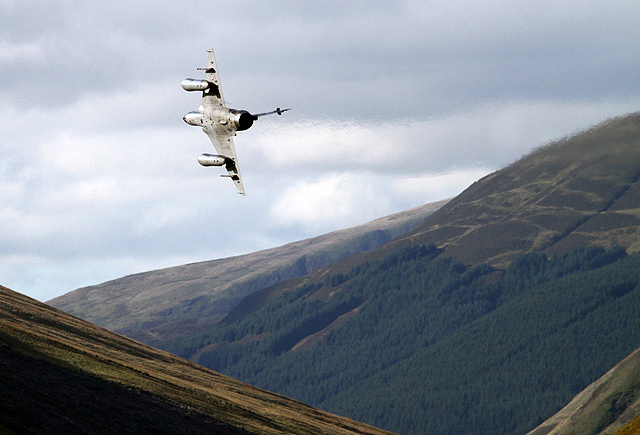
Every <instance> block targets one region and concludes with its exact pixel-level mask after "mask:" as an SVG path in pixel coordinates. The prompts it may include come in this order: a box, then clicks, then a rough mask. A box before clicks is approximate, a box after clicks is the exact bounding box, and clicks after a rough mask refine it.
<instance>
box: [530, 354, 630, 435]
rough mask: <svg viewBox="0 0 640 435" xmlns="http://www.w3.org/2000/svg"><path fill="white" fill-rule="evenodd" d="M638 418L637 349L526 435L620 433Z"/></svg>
mask: <svg viewBox="0 0 640 435" xmlns="http://www.w3.org/2000/svg"><path fill="white" fill-rule="evenodd" d="M639 416H640V349H637V350H636V351H634V352H633V353H632V354H631V355H629V356H628V357H627V358H625V359H624V360H623V361H622V362H620V363H619V364H617V365H616V366H615V367H614V368H612V369H611V370H609V371H608V372H607V373H606V374H605V375H604V376H602V377H601V378H600V379H598V380H597V381H596V382H594V383H593V384H591V385H589V386H588V387H587V388H586V389H585V390H584V391H582V392H581V393H580V394H578V395H577V396H576V397H575V398H574V399H573V400H572V401H571V402H570V403H569V404H568V405H567V406H565V407H564V408H563V409H562V410H560V411H559V412H558V413H557V414H555V415H554V416H553V417H551V418H550V419H548V420H547V421H545V422H544V423H543V424H541V425H540V426H539V427H537V428H536V429H534V430H532V431H531V432H529V434H528V435H599V434H601V435H604V434H612V433H614V432H615V433H618V432H617V431H620V432H621V433H622V432H623V431H624V428H625V427H629V429H631V428H630V426H631V425H633V424H634V423H635V421H634V420H637V418H638V417H639ZM627 433H632V432H627ZM634 433H637V432H634Z"/></svg>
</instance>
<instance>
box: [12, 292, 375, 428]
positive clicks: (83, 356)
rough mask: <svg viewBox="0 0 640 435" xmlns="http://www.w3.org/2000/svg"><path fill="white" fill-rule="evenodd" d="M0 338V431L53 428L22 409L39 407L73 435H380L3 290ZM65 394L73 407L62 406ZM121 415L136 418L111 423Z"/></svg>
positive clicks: (66, 404) (68, 405) (29, 410)
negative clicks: (104, 433) (103, 432)
mask: <svg viewBox="0 0 640 435" xmlns="http://www.w3.org/2000/svg"><path fill="white" fill-rule="evenodd" d="M0 342H1V343H2V348H1V351H0V364H1V365H2V368H3V370H2V371H0V372H1V373H0V383H1V384H2V386H3V390H2V391H3V393H2V399H0V403H3V406H2V407H0V429H3V430H5V429H6V430H7V431H9V430H10V431H13V432H17V433H43V432H50V430H51V429H50V427H51V426H47V424H49V423H51V422H48V421H46V420H44V421H43V418H42V417H38V416H35V415H33V414H37V413H34V408H28V406H30V405H31V406H33V405H38V406H40V405H42V407H43V408H42V409H43V412H45V415H50V416H53V417H54V418H55V417H62V419H63V421H56V422H55V423H52V424H54V425H57V427H59V428H60V429H69V428H71V429H72V430H71V433H95V432H96V431H97V430H99V429H100V430H106V431H107V432H108V433H205V432H206V431H209V433H225V434H226V433H230V434H233V433H237V434H241V433H256V434H258V433H259V434H282V433H299V434H311V433H313V434H340V433H344V434H350V433H351V434H354V433H357V434H362V433H370V434H376V433H380V434H381V433H383V432H382V431H379V430H377V429H375V428H372V427H370V426H367V425H364V424H360V423H356V422H354V421H351V420H348V419H345V418H342V417H337V416H334V415H331V414H327V413H323V412H321V411H317V410H315V409H313V408H311V407H308V406H306V405H304V404H302V403H299V402H295V401H293V400H290V399H287V398H285V397H282V396H279V395H276V394H272V393H269V392H266V391H263V390H260V389H258V388H254V387H251V386H249V385H246V384H243V383H241V382H238V381H236V380H234V379H231V378H229V377H226V376H223V375H220V374H218V373H215V372H213V371H211V370H207V369H205V368H203V367H200V366H197V365H195V364H192V363H190V362H189V361H186V360H184V359H181V358H178V357H176V356H175V355H172V354H169V353H166V352H162V351H159V350H156V349H153V348H151V347H149V346H146V345H143V344H140V343H138V342H135V341H133V340H130V339H127V338H124V337H122V336H119V335H117V334H114V333H112V332H109V331H107V330H105V329H102V328H99V327H97V326H95V325H92V324H90V323H88V322H85V321H83V320H80V319H78V318H75V317H73V316H70V315H68V314H65V313H63V312H62V311H59V310H57V309H54V308H52V307H49V306H47V305H44V304H42V303H39V302H37V301H35V300H33V299H30V298H28V297H26V296H23V295H20V294H18V293H16V292H13V291H11V290H8V289H6V288H4V287H0ZM30 370H33V372H32V373H29V371H30ZM30 381H35V382H37V384H35V385H34V384H33V383H32V382H30ZM76 387H77V388H76ZM58 388H62V391H58ZM69 389H71V390H70V391H69ZM76 395H77V396H76ZM74 396H75V397H74ZM62 397H70V398H71V402H69V403H65V402H61V401H60V400H59V398H62ZM7 399H9V402H7ZM5 405H6V407H5ZM76 405H77V406H79V407H80V408H79V410H78V409H76V408H75V407H76ZM25 407H26V408H25ZM127 408H130V410H129V411H127V412H125V411H126V409H127ZM35 410H36V411H39V410H40V408H39V407H38V408H35ZM121 411H122V412H125V414H123V415H122V416H129V417H130V418H131V419H132V420H133V421H132V422H128V421H126V420H122V419H121V418H117V419H115V420H113V419H112V420H111V421H109V417H110V416H111V417H113V416H114V415H117V414H118V413H119V412H121ZM135 411H139V414H138V413H137V412H135ZM147 413H149V414H147ZM163 414H164V416H163ZM119 417H121V416H119ZM156 417H157V418H158V421H156ZM173 418H175V419H177V420H176V421H174V422H173V423H172V422H171V420H172V419H173ZM114 421H115V422H117V426H114ZM39 424H44V426H38V425H39ZM109 424H110V426H109ZM129 424H130V425H131V426H130V427H129V426H127V425H129ZM164 424H168V425H170V426H163V425H164ZM135 428H138V429H139V430H140V431H138V430H134V429H135ZM172 428H175V429H176V431H175V432H172ZM190 428H191V429H190ZM129 429H131V430H129ZM192 430H193V431H192ZM9 433H11V432H9Z"/></svg>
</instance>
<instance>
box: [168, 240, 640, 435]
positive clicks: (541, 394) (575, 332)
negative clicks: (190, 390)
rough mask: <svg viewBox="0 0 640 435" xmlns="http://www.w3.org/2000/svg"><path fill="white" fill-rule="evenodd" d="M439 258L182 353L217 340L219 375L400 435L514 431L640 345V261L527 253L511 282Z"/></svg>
mask: <svg viewBox="0 0 640 435" xmlns="http://www.w3.org/2000/svg"><path fill="white" fill-rule="evenodd" d="M439 254H440V251H439V250H438V249H437V248H435V247H434V246H430V247H429V246H427V247H419V248H405V249H403V250H401V251H398V252H396V253H394V254H392V255H389V256H388V257H386V258H384V259H382V260H380V261H378V262H373V263H368V264H366V265H362V266H360V267H359V268H358V269H356V270H354V271H353V272H352V274H351V275H338V276H330V277H327V278H326V279H325V281H324V282H323V283H322V284H321V285H314V286H312V285H308V286H302V287H300V288H298V289H297V290H296V291H295V292H290V293H285V294H284V295H282V296H281V297H279V298H277V299H275V300H274V301H273V302H272V303H271V304H269V305H268V306H267V307H265V308H263V309H262V310H259V311H257V312H256V313H254V314H253V315H251V316H248V317H246V318H245V319H243V320H241V321H238V322H234V323H231V324H227V325H225V326H224V327H223V326H221V327H220V328H219V329H218V330H216V331H213V332H212V333H211V334H209V335H202V336H199V337H193V340H192V341H191V342H188V343H185V342H181V343H175V344H174V345H173V347H172V350H173V351H176V352H178V353H181V354H185V355H188V354H189V353H190V352H191V351H193V350H194V349H198V348H202V347H203V346H206V345H207V344H213V346H210V347H209V348H208V350H207V351H206V352H204V353H202V354H201V355H200V362H201V363H203V364H205V365H207V366H209V367H213V368H216V369H218V370H221V371H223V372H225V373H229V374H232V375H234V376H238V377H239V378H241V379H243V380H245V381H247V382H250V383H252V384H255V385H259V386H262V387H268V388H271V389H274V390H276V391H279V392H281V393H283V394H287V395H290V396H292V397H295V398H297V399H300V400H303V401H305V402H308V403H312V404H314V405H316V406H320V407H322V408H324V409H328V410H331V411H334V412H342V413H345V414H346V415H349V416H350V417H352V418H358V419H363V420H364V421H367V422H370V423H372V424H375V425H378V426H380V427H384V428H386V429H388V430H392V431H397V432H400V433H403V434H414V433H415V434H418V433H424V430H425V428H428V429H429V433H433V434H440V433H442V434H445V433H469V432H470V431H471V430H472V429H473V433H477V434H482V433H486V434H508V433H524V432H526V431H527V430H530V429H531V428H533V427H535V426H536V425H537V424H539V423H540V422H541V421H542V419H544V418H546V416H548V415H551V414H552V413H553V412H555V410H557V409H559V408H560V407H562V406H563V405H564V404H565V403H566V402H568V401H569V400H570V399H571V398H572V397H573V396H574V395H575V394H577V393H578V392H579V391H580V390H581V389H582V388H584V387H585V386H586V385H588V384H589V383H591V382H592V381H594V380H595V379H596V378H598V377H599V376H600V375H601V374H602V373H603V372H605V371H606V370H608V369H609V368H610V367H611V366H613V365H614V364H616V363H617V362H618V361H619V360H621V359H622V358H624V357H625V356H626V355H628V354H629V353H630V352H631V351H632V350H633V349H635V348H636V347H637V346H638V343H640V287H639V286H638V282H639V281H640V255H634V256H630V257H627V256H626V254H625V253H624V250H622V249H614V250H611V251H604V250H603V249H602V248H589V249H580V250H578V251H575V252H571V253H567V254H563V255H557V256H552V257H550V258H547V257H546V256H545V255H543V254H528V255H525V256H522V257H519V258H518V259H517V260H516V261H514V262H513V264H512V265H511V266H510V267H509V268H508V269H507V270H506V271H504V272H503V271H500V270H497V269H494V268H492V267H491V266H488V265H479V266H476V267H473V268H467V267H465V266H464V265H463V264H462V263H459V262H457V261H455V260H453V259H451V258H446V257H442V256H441V255H439ZM328 294H332V297H327V295H328ZM314 336H315V338H314V339H313V340H314V342H313V343H309V342H308V340H309V337H314ZM479 423H480V427H481V428H482V429H479V428H478V424H479Z"/></svg>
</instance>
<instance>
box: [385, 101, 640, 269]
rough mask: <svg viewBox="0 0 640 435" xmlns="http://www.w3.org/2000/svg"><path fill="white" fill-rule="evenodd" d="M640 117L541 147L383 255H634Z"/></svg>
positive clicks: (639, 240)
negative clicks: (583, 250) (415, 251)
mask: <svg viewBox="0 0 640 435" xmlns="http://www.w3.org/2000/svg"><path fill="white" fill-rule="evenodd" d="M638 156H640V113H635V114H632V115H627V116H624V117H620V118H614V119H611V120H609V121H606V122H604V123H602V124H600V125H597V126H595V127H593V128H591V129H589V130H587V131H585V132H582V133H579V134H576V135H574V136H572V137H568V138H566V139H563V140H560V141H557V142H554V143H552V144H549V145H547V146H545V147H542V148H540V149H538V150H536V151H535V152H533V153H531V154H529V155H528V156H526V157H524V158H522V159H521V160H519V161H517V162H515V163H513V164H512V165H510V166H508V167H506V168H504V169H502V170H500V171H498V172H495V173H493V174H491V175H488V176H487V177H485V178H483V179H482V180H480V181H478V182H476V183H474V184H473V185H472V186H470V187H469V188H468V189H467V190H465V191H464V192H463V193H462V194H460V195H459V196H458V197H456V198H455V199H453V200H452V201H450V202H449V203H447V204H446V206H444V207H442V208H441V209H440V210H438V211H437V212H436V213H434V214H433V215H431V216H429V217H428V218H427V219H426V220H425V221H424V222H423V223H422V224H421V225H420V226H419V227H418V228H416V229H415V230H413V231H411V232H409V233H407V234H405V235H404V236H401V237H399V238H398V239H397V240H396V241H394V242H393V243H391V244H389V248H395V247H398V246H402V245H406V244H408V243H415V244H426V243H435V244H436V245H437V246H438V247H442V248H444V249H445V250H446V253H447V254H448V255H452V256H454V257H456V258H457V259H459V260H461V261H463V262H465V263H479V262H490V263H491V264H497V265H501V264H505V263H507V262H508V261H509V260H511V259H512V258H514V257H515V256H517V255H518V254H520V253H523V252H529V251H546V252H566V251H567V250H571V249H574V248H576V247H580V246H583V245H599V246H604V247H610V246H614V245H619V246H623V247H625V248H627V249H628V250H629V252H637V251H638V250H640V233H638V228H639V225H640V185H639V184H638V179H639V178H640V159H639V158H638Z"/></svg>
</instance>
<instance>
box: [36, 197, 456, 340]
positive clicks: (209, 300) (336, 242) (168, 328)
mask: <svg viewBox="0 0 640 435" xmlns="http://www.w3.org/2000/svg"><path fill="white" fill-rule="evenodd" d="M445 203H446V201H439V202H435V203H431V204H427V205H424V206H420V207H416V208H413V209H410V210H407V211H404V212H401V213H396V214H393V215H390V216H387V217H384V218H380V219H377V220H374V221H372V222H369V223H367V224H364V225H360V226H357V227H353V228H348V229H345V230H341V231H335V232H332V233H329V234H325V235H322V236H319V237H315V238H311V239H307V240H302V241H298V242H293V243H289V244H287V245H284V246H281V247H277V248H273V249H268V250H264V251H259V252H255V253H252V254H248V255H242V256H238V257H232V258H226V259H221V260H213V261H206V262H201V263H194V264H187V265H184V266H177V267H170V268H167V269H162V270H156V271H151V272H145V273H139V274H135V275H130V276H126V277H124V278H120V279H116V280H113V281H109V282H106V283H103V284H100V285H94V286H91V287H85V288H81V289H78V290H75V291H72V292H69V293H67V294H65V295H63V296H60V297H57V298H55V299H52V300H50V301H48V303H49V304H51V305H52V306H55V307H57V308H60V309H62V310H64V311H66V312H68V313H70V314H73V315H76V316H78V317H81V318H83V319H85V320H87V321H90V322H92V323H95V324H97V325H100V326H104V327H107V328H109V329H111V330H113V331H116V332H120V333H123V334H125V335H127V336H129V337H134V338H137V339H140V340H143V341H145V342H154V340H155V338H156V336H161V337H165V336H167V337H175V336H176V335H184V334H183V333H182V332H181V331H183V330H186V332H185V333H186V334H188V333H189V332H188V331H189V329H190V328H191V327H196V328H200V329H201V328H202V327H207V326H208V325H211V324H215V323H216V322H217V321H218V320H220V319H221V318H223V317H224V316H225V315H226V314H227V313H228V312H229V311H230V310H231V309H232V308H233V307H234V306H235V305H236V304H237V303H238V302H239V301H240V300H242V298H244V297H245V296H247V295H248V294H250V293H252V292H254V291H256V290H260V289H262V288H265V287H268V286H270V285H273V284H275V283H277V282H280V281H283V280H286V279H289V278H293V277H297V276H302V275H306V274H307V273H309V272H312V271H314V270H316V269H318V268H319V267H321V266H324V265H326V264H329V263H332V262H335V261H337V260H339V259H340V258H342V257H344V256H347V255H350V254H353V253H358V252H363V251H367V250H371V249H374V248H376V247H378V246H380V245H382V244H383V243H385V242H387V241H389V240H391V239H392V238H393V237H396V236H398V235H400V234H402V233H404V232H406V231H408V230H410V229H412V228H414V227H415V226H417V225H418V224H419V223H420V222H422V221H423V220H424V218H425V217H426V216H428V215H429V214H431V213H433V211H435V210H437V209H438V208H439V207H441V206H442V205H443V204H445ZM176 331H179V332H176Z"/></svg>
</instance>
